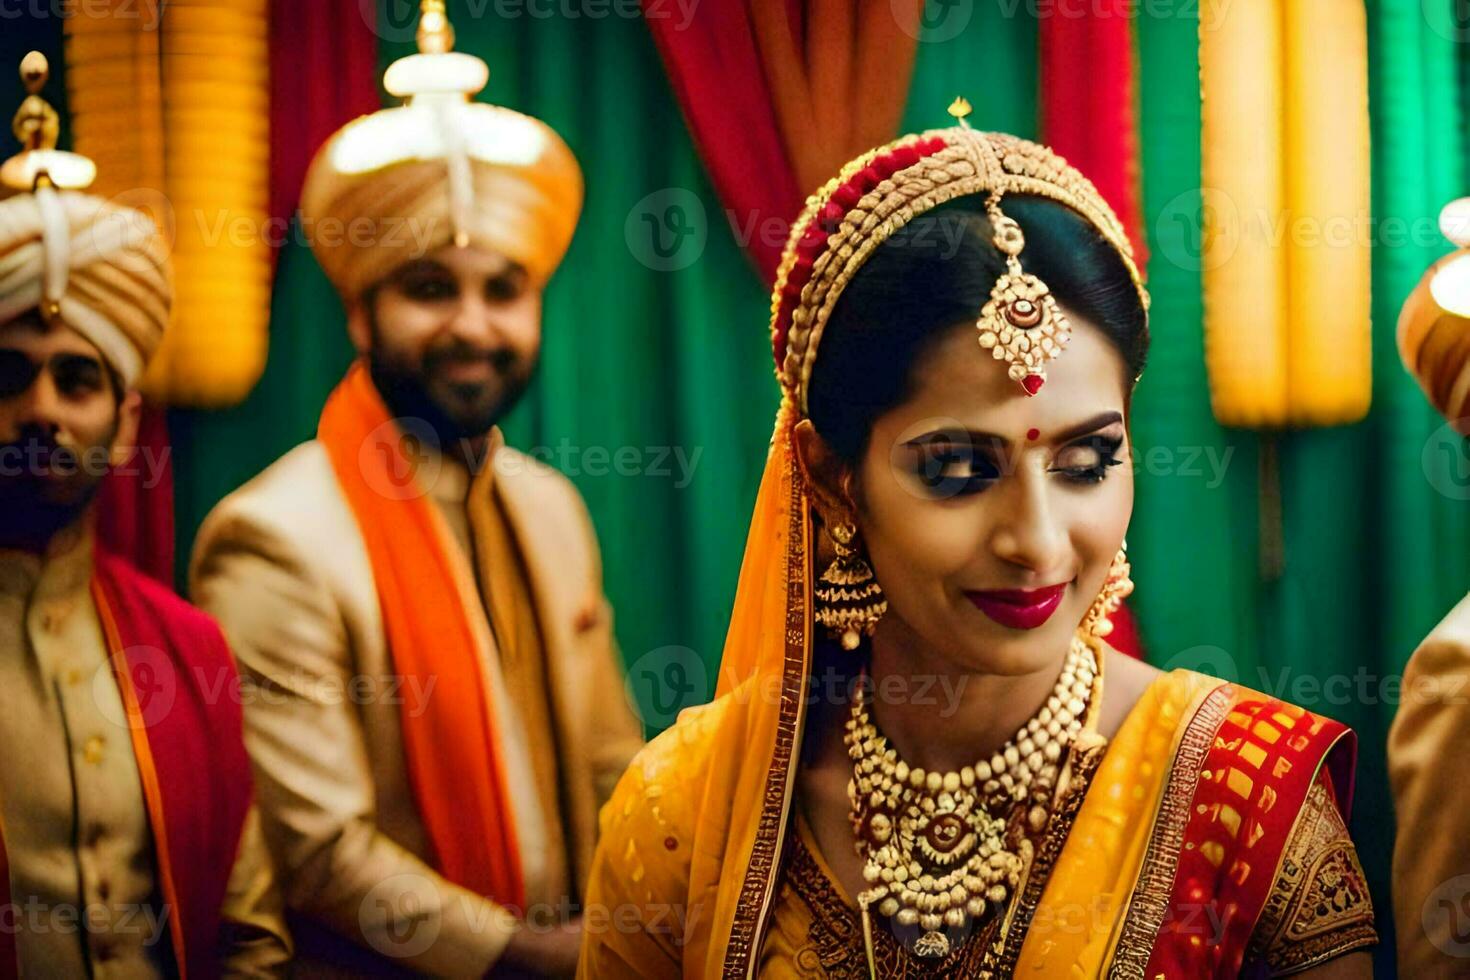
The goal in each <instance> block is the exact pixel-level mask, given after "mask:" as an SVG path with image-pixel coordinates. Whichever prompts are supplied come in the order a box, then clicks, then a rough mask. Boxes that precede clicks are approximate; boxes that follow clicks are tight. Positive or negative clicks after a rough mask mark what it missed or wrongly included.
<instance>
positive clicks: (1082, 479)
mask: <svg viewBox="0 0 1470 980" xmlns="http://www.w3.org/2000/svg"><path fill="white" fill-rule="evenodd" d="M1122 447H1123V440H1122V439H1121V438H1118V437H1116V436H1104V435H1095V436H1088V437H1087V438H1086V439H1083V440H1081V441H1080V442H1074V443H1072V444H1071V445H1070V446H1066V447H1064V448H1063V449H1062V451H1061V452H1059V453H1057V456H1056V459H1055V461H1054V462H1053V463H1052V466H1051V471H1052V472H1053V473H1060V474H1062V476H1064V477H1066V478H1067V479H1069V480H1073V481H1075V482H1077V483H1083V484H1092V483H1101V482H1102V481H1103V480H1104V479H1105V478H1106V477H1107V475H1108V468H1109V467H1112V466H1117V465H1118V464H1120V463H1122V462H1123V461H1122V460H1121V459H1119V458H1118V450H1119V449H1121V448H1122Z"/></svg>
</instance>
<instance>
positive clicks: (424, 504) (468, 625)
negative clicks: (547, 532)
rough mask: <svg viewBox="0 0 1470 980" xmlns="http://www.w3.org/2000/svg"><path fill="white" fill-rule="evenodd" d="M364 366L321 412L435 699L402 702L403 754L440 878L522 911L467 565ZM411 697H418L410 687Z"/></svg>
mask: <svg viewBox="0 0 1470 980" xmlns="http://www.w3.org/2000/svg"><path fill="white" fill-rule="evenodd" d="M392 422H393V419H392V418H391V416H390V415H389V414H388V409H387V406H385V405H384V404H383V400H382V398H381V396H380V395H379V394H378V390H377V388H376V387H375V386H374V385H373V382H372V378H371V376H370V375H369V373H368V371H367V369H366V367H365V365H364V364H363V363H362V362H361V361H359V362H357V363H355V364H354V365H353V366H352V368H351V369H350V370H349V371H348V372H347V376H346V377H345V378H343V380H342V382H341V384H339V385H338V386H337V388H336V390H335V391H333V392H332V395H331V397H330V398H328V399H327V405H326V408H324V409H323V410H322V416H321V422H320V424H319V426H318V428H317V438H318V439H320V440H321V441H322V443H323V445H325V447H326V449H327V455H328V456H329V457H330V459H331V461H332V469H333V471H334V472H335V473H336V476H337V482H338V483H339V484H340V485H341V487H342V492H343V494H344V496H346V498H347V502H348V505H349V506H350V507H351V508H352V513H353V515H354V516H355V517H356V519H357V525H358V528H359V530H360V531H361V533H362V537H363V543H364V544H365V545H366V547H367V554H368V559H369V561H370V562H371V564H372V568H373V579H374V581H375V582H376V584H377V590H378V601H379V603H380V605H381V606H382V611H383V627H384V630H385V631H386V632H387V637H388V648H389V649H390V650H391V651H392V657H393V666H394V669H395V670H396V671H397V672H398V673H399V674H400V675H401V676H403V677H405V678H409V677H413V678H418V679H420V680H421V681H422V682H423V684H424V685H428V684H432V685H433V686H432V687H427V686H420V687H418V688H417V690H424V691H431V692H432V694H430V695H429V696H428V701H427V703H425V704H417V703H410V702H411V701H412V700H413V699H408V698H406V699H404V704H403V710H402V714H401V720H402V725H403V746H404V755H405V757H406V759H405V761H406V763H407V765H408V775H409V784H410V785H411V786H412V787H413V793H414V801H415V803H416V804H417V806H418V812H419V816H420V818H421V819H422V820H423V822H424V829H425V830H426V832H427V833H428V837H429V842H430V844H431V845H432V846H433V849H434V862H433V863H434V866H435V868H436V869H437V870H438V871H439V873H440V874H442V875H444V877H446V878H448V879H449V880H450V881H452V882H454V883H456V884H459V885H462V886H464V887H465V888H469V889H471V890H473V891H476V892H478V893H479V894H481V895H485V896H486V897H488V898H491V899H494V900H495V901H497V902H499V903H500V904H502V905H506V906H509V907H511V908H514V909H519V908H521V907H523V906H524V904H525V883H524V880H523V876H522V871H521V858H520V850H519V847H518V845H517V841H516V833H515V824H514V813H513V810H512V808H511V803H510V797H509V792H508V790H507V789H506V785H505V778H504V773H505V763H504V760H502V759H501V757H500V752H499V747H498V745H497V740H496V736H495V733H496V731H497V727H496V724H495V717H494V707H493V703H492V700H491V698H490V695H489V690H488V679H487V678H486V677H485V676H484V673H483V671H482V664H483V662H484V658H485V657H486V656H487V655H488V651H486V650H485V649H484V647H483V645H482V643H481V640H480V637H481V636H483V635H485V632H486V631H488V626H485V630H484V631H481V630H477V629H476V627H477V625H484V624H477V623H476V622H475V621H474V619H472V617H476V616H482V615H483V611H482V610H481V607H480V605H479V591H478V589H477V587H476V586H475V584H474V582H473V581H472V580H471V579H472V576H471V573H470V570H469V566H468V563H467V562H466V561H463V560H460V561H456V559H457V558H460V557H461V556H460V555H458V554H457V553H456V549H457V548H458V545H457V544H456V543H455V542H454V539H453V532H451V531H450V529H449V527H448V526H447V525H446V524H445V522H444V518H443V515H441V514H440V513H439V512H438V510H437V509H436V508H435V504H434V502H433V501H432V500H431V499H429V497H428V495H427V492H426V489H425V488H423V487H421V486H416V485H414V486H408V487H406V488H405V481H404V480H403V476H402V474H404V473H407V474H409V475H410V476H409V478H410V480H411V479H412V477H413V474H415V472H416V462H415V461H414V460H411V459H410V458H408V456H406V455H405V453H404V447H403V445H402V443H403V436H402V433H401V432H400V431H399V429H398V428H397V426H395V425H392V424H390V423H392ZM410 689H414V688H412V687H410Z"/></svg>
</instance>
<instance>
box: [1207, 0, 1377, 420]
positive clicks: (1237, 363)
mask: <svg viewBox="0 0 1470 980" xmlns="http://www.w3.org/2000/svg"><path fill="white" fill-rule="evenodd" d="M1200 83H1201V93H1202V99H1203V109H1202V111H1203V119H1202V146H1201V165H1202V166H1201V172H1202V183H1203V185H1204V190H1203V193H1204V201H1203V204H1204V233H1205V234H1204V245H1203V255H1202V258H1203V261H1202V272H1203V290H1204V303H1205V357H1206V364H1207V367H1208V370H1209V378H1210V397H1211V403H1212V405H1213V408H1214V411H1215V416H1216V418H1218V419H1219V421H1220V422H1221V423H1222V424H1224V425H1231V426H1241V427H1247V428H1266V429H1270V428H1280V427H1286V426H1325V425H1343V424H1347V423H1351V422H1355V421H1357V420H1359V419H1361V418H1362V417H1363V416H1364V415H1365V414H1367V411H1368V405H1369V401H1370V397H1371V391H1372V376H1371V369H1372V350H1371V335H1370V332H1369V309H1370V303H1369V285H1370V276H1371V265H1370V262H1371V259H1370V252H1369V241H1368V233H1367V219H1368V216H1369V214H1370V197H1369V195H1370V184H1369V170H1368V166H1369V130H1368V104H1367V92H1368V72H1367V23H1366V15H1365V13H1364V11H1363V8H1362V5H1361V4H1352V3H1341V2H1339V0H1238V2H1234V3H1230V4H1227V5H1224V6H1222V7H1220V8H1218V9H1217V10H1216V11H1215V16H1214V17H1213V18H1211V19H1209V20H1208V21H1202V22H1201V25H1200Z"/></svg>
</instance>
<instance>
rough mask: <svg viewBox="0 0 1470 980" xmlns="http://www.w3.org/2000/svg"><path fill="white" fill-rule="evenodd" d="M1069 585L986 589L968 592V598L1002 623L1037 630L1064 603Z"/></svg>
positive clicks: (986, 613)
mask: <svg viewBox="0 0 1470 980" xmlns="http://www.w3.org/2000/svg"><path fill="white" fill-rule="evenodd" d="M1066 593H1067V584H1066V583H1065V582H1064V583H1062V584H1061V585H1048V586H1046V587H1044V588H1040V589H985V590H983V591H982V590H976V591H973V592H966V593H965V598H967V599H969V600H970V601H971V602H973V603H974V604H975V608H977V609H979V610H980V611H981V612H983V613H984V614H985V615H987V616H989V617H990V618H991V619H992V620H994V621H995V622H997V623H999V624H1000V625H1002V626H1006V627H1009V628H1010V629H1018V630H1034V629H1036V628H1037V627H1038V626H1040V625H1042V624H1043V623H1045V622H1046V621H1047V620H1048V619H1050V618H1051V614H1052V613H1054V612H1056V611H1057V607H1058V606H1060V605H1061V604H1062V597H1063V596H1065V595H1066Z"/></svg>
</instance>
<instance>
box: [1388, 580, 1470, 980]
mask: <svg viewBox="0 0 1470 980" xmlns="http://www.w3.org/2000/svg"><path fill="white" fill-rule="evenodd" d="M1467 750H1470V596H1466V597H1465V598H1464V599H1462V600H1460V603H1459V605H1457V606H1455V608H1454V609H1453V610H1451V611H1450V614H1449V615H1448V616H1446V617H1445V618H1444V620H1443V621H1442V622H1441V623H1440V624H1439V625H1438V626H1436V627H1435V628H1434V631H1433V632H1431V633H1430V634H1429V636H1428V637H1427V638H1426V639H1425V640H1424V642H1423V643H1422V644H1420V646H1419V649H1418V650H1416V651H1415V652H1414V656H1413V657H1412V658H1411V659H1410V660H1409V665H1408V667H1407V668H1405V670H1404V683H1403V693H1402V697H1401V700H1400V702H1399V710H1398V715H1397V716H1396V717H1395V718H1394V722H1393V727H1392V729H1390V731H1389V736H1388V774H1389V780H1390V782H1391V783H1392V786H1393V796H1394V809H1395V814H1396V817H1397V821H1398V831H1397V833H1398V836H1397V841H1396V843H1395V845H1394V851H1393V912H1394V924H1395V926H1396V929H1397V934H1398V962H1399V973H1400V975H1401V976H1404V977H1414V978H1416V980H1417V978H1420V977H1464V976H1466V975H1470V779H1467V778H1466V772H1467V768H1466V763H1465V759H1466V753H1467Z"/></svg>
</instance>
